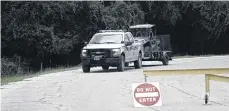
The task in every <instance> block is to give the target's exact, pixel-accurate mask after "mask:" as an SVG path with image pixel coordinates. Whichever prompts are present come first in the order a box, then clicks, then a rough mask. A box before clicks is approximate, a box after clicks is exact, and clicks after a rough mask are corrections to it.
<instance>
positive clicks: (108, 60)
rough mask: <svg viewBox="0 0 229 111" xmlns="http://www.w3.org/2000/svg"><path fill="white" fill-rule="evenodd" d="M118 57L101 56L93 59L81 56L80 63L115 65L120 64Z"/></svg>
mask: <svg viewBox="0 0 229 111" xmlns="http://www.w3.org/2000/svg"><path fill="white" fill-rule="evenodd" d="M120 61H121V59H120V57H115V58H114V57H113V58H101V59H100V60H94V59H93V58H86V57H85V58H81V62H82V65H87V66H91V67H93V66H104V65H108V66H117V65H118V64H120Z"/></svg>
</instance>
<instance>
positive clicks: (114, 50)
mask: <svg viewBox="0 0 229 111" xmlns="http://www.w3.org/2000/svg"><path fill="white" fill-rule="evenodd" d="M120 54H121V49H112V56H119V55H120Z"/></svg>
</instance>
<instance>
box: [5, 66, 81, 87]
mask: <svg viewBox="0 0 229 111" xmlns="http://www.w3.org/2000/svg"><path fill="white" fill-rule="evenodd" d="M79 68H80V65H77V66H74V67H59V68H47V69H45V70H44V71H43V72H36V73H27V74H23V75H22V74H21V75H12V76H1V85H6V84H8V83H11V82H17V81H22V80H24V79H26V78H32V77H35V76H39V75H43V74H49V73H55V72H62V71H69V70H76V69H79Z"/></svg>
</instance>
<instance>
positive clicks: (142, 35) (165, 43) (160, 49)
mask: <svg viewBox="0 0 229 111" xmlns="http://www.w3.org/2000/svg"><path fill="white" fill-rule="evenodd" d="M128 30H129V31H130V32H131V33H132V34H133V37H134V40H135V41H136V42H142V43H143V47H144V55H143V57H142V61H161V62H162V63H163V65H168V63H169V60H172V49H171V44H170V35H156V26H155V25H154V24H139V25H132V26H130V27H129V29H128Z"/></svg>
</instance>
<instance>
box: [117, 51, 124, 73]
mask: <svg viewBox="0 0 229 111" xmlns="http://www.w3.org/2000/svg"><path fill="white" fill-rule="evenodd" d="M120 59H121V60H120V64H119V65H118V67H117V69H118V71H119V72H122V71H124V69H125V57H124V56H123V55H122V56H121V57H120Z"/></svg>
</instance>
